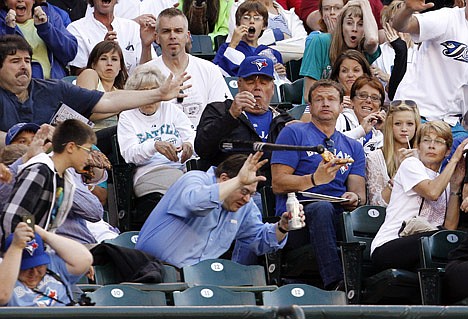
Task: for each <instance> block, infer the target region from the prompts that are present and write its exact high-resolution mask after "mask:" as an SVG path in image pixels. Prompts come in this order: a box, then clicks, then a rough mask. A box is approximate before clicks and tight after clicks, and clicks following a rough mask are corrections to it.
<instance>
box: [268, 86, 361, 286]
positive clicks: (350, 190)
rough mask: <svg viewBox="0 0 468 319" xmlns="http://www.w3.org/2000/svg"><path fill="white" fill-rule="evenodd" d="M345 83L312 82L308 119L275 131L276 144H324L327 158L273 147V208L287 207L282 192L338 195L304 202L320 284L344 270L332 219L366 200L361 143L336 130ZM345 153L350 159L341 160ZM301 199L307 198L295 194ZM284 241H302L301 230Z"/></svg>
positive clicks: (337, 282)
mask: <svg viewBox="0 0 468 319" xmlns="http://www.w3.org/2000/svg"><path fill="white" fill-rule="evenodd" d="M343 95H344V89H343V87H342V86H341V84H339V83H337V82H334V81H331V80H319V81H317V82H315V83H314V84H313V85H312V87H311V89H310V91H309V101H310V115H311V122H309V123H296V124H291V125H288V126H286V127H285V128H284V129H283V130H282V131H281V132H280V135H279V136H278V139H277V140H276V142H277V143H278V144H289V145H307V146H314V145H317V144H323V145H324V146H325V147H326V148H327V149H328V150H329V151H330V152H331V153H333V155H334V156H333V158H332V159H331V160H330V161H329V162H327V161H325V160H322V156H320V154H318V153H316V152H305V151H302V152H299V151H297V152H284V151H278V152H273V155H272V159H271V163H272V164H271V172H272V186H273V192H275V193H276V194H277V196H276V212H277V213H279V212H280V211H284V210H285V202H286V193H290V192H298V191H307V192H314V193H319V194H323V195H331V196H335V197H337V199H336V200H335V203H332V202H327V201H319V202H312V203H310V204H305V207H304V213H305V215H306V225H307V228H308V230H309V237H310V243H311V244H312V247H313V250H314V251H315V255H316V259H317V263H318V267H319V271H320V276H321V277H322V281H323V285H324V288H326V289H329V290H333V289H342V288H343V285H342V280H343V273H342V268H341V262H340V258H339V256H338V253H337V243H336V231H335V225H336V223H337V220H338V218H339V216H340V214H341V213H342V212H343V211H344V210H352V209H354V208H356V207H357V206H359V205H363V204H364V203H365V202H366V191H365V180H364V176H365V155H364V150H363V148H362V145H361V144H360V143H359V142H357V141H356V140H353V139H351V138H348V137H346V136H345V135H343V134H342V133H340V132H338V131H336V129H335V125H336V120H337V118H338V115H339V114H340V113H341V111H342V104H341V103H342V102H343ZM343 159H349V160H350V161H351V160H354V162H353V163H350V161H349V162H347V163H344V164H341V163H342V160H343ZM299 199H307V198H305V197H302V196H299ZM289 236H290V237H289V239H288V244H287V245H288V246H291V247H295V246H302V245H304V244H305V242H304V241H303V239H302V238H300V237H301V236H300V233H299V232H291V233H290V234H289Z"/></svg>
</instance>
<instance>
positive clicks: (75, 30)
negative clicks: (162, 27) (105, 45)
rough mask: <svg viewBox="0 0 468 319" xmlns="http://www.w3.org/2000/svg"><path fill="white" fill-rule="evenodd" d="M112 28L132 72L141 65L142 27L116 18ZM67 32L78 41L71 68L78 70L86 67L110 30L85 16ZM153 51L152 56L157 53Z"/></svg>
mask: <svg viewBox="0 0 468 319" xmlns="http://www.w3.org/2000/svg"><path fill="white" fill-rule="evenodd" d="M111 25H112V28H113V29H114V31H115V32H116V33H117V42H118V43H119V45H120V48H121V49H122V53H123V56H124V60H125V65H126V66H127V71H128V72H129V73H131V71H132V70H133V69H134V68H135V67H136V66H137V65H138V64H139V63H140V57H141V49H142V48H141V40H140V25H139V24H138V23H136V22H135V21H132V20H129V19H124V18H118V17H114V20H113V21H112V23H111ZM67 30H68V31H70V33H71V34H73V35H74V36H75V37H76V39H77V40H78V53H77V54H76V57H75V59H74V60H73V61H71V62H70V65H71V66H75V67H78V68H84V67H86V64H87V63H88V57H89V54H90V53H91V51H92V50H93V48H94V46H95V45H96V44H98V43H99V42H101V41H103V40H104V37H105V35H106V34H107V32H108V30H107V28H106V27H105V26H104V24H102V23H101V22H99V21H98V20H96V19H95V18H94V16H93V15H89V16H85V17H84V18H81V19H79V20H76V21H74V22H72V23H70V24H69V25H68V27H67ZM151 50H152V52H151V53H152V56H156V53H155V52H154V50H153V49H151Z"/></svg>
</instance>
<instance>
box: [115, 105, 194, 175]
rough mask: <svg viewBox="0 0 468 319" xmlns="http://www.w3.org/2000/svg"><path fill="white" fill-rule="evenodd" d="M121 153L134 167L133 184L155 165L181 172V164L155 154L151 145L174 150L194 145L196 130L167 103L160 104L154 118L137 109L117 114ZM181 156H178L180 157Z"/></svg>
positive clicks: (184, 116)
mask: <svg viewBox="0 0 468 319" xmlns="http://www.w3.org/2000/svg"><path fill="white" fill-rule="evenodd" d="M117 138H118V141H119V147H120V153H121V154H122V157H123V158H124V159H125V162H127V163H133V164H136V165H137V169H136V171H135V175H134V177H133V181H134V183H136V182H137V181H138V179H139V178H140V177H141V176H142V175H143V174H145V173H147V172H149V171H151V170H152V169H154V168H155V167H158V166H162V165H164V166H170V167H173V168H178V169H184V168H185V165H184V163H181V162H180V161H179V162H172V161H170V160H169V159H167V157H166V156H164V155H162V154H160V153H158V152H157V151H156V149H155V147H154V142H156V141H162V142H169V143H172V144H173V145H174V146H175V147H180V146H182V143H185V142H189V143H190V144H192V146H193V145H194V140H195V131H194V130H193V128H192V123H191V122H190V120H189V119H188V118H187V116H186V115H185V114H184V113H183V112H182V111H181V110H179V108H177V107H176V106H175V105H174V104H172V103H170V102H162V103H161V105H160V107H159V109H158V111H157V112H156V113H154V114H153V115H150V116H146V115H143V114H142V113H141V112H140V111H139V109H132V110H127V111H123V112H122V113H120V117H119V123H118V125H117ZM181 155H182V153H179V157H180V156H181Z"/></svg>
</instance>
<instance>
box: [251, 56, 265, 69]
mask: <svg viewBox="0 0 468 319" xmlns="http://www.w3.org/2000/svg"><path fill="white" fill-rule="evenodd" d="M250 63H252V64H255V65H256V66H257V69H258V70H259V71H260V70H261V69H263V68H266V67H267V66H268V63H267V61H266V60H265V59H257V60H254V61H252V62H250Z"/></svg>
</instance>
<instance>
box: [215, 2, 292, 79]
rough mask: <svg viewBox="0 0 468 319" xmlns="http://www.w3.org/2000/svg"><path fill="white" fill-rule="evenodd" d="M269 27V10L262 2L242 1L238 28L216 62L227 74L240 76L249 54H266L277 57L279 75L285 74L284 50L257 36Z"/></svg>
mask: <svg viewBox="0 0 468 319" xmlns="http://www.w3.org/2000/svg"><path fill="white" fill-rule="evenodd" d="M267 27H268V11H267V8H265V6H264V5H263V4H261V3H260V2H257V1H246V2H244V3H242V4H241V5H240V6H239V8H238V9H237V12H236V29H235V30H234V34H233V36H232V39H231V42H227V43H223V44H222V45H221V46H220V47H219V49H218V51H217V52H216V56H215V58H214V59H213V63H214V64H216V65H218V66H219V67H220V68H221V71H222V72H223V75H224V76H237V73H238V71H239V64H241V62H242V61H243V60H244V59H245V58H246V57H249V56H254V55H265V56H267V57H269V58H270V59H272V60H274V59H276V61H273V62H275V64H274V66H275V71H276V72H277V73H278V75H283V76H286V68H285V67H284V65H283V64H282V63H283V58H282V57H281V53H279V52H278V51H276V50H274V49H271V48H269V47H267V46H266V45H263V44H259V43H258V38H259V37H260V36H261V35H262V34H263V31H264V30H265V29H266V28H267Z"/></svg>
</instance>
